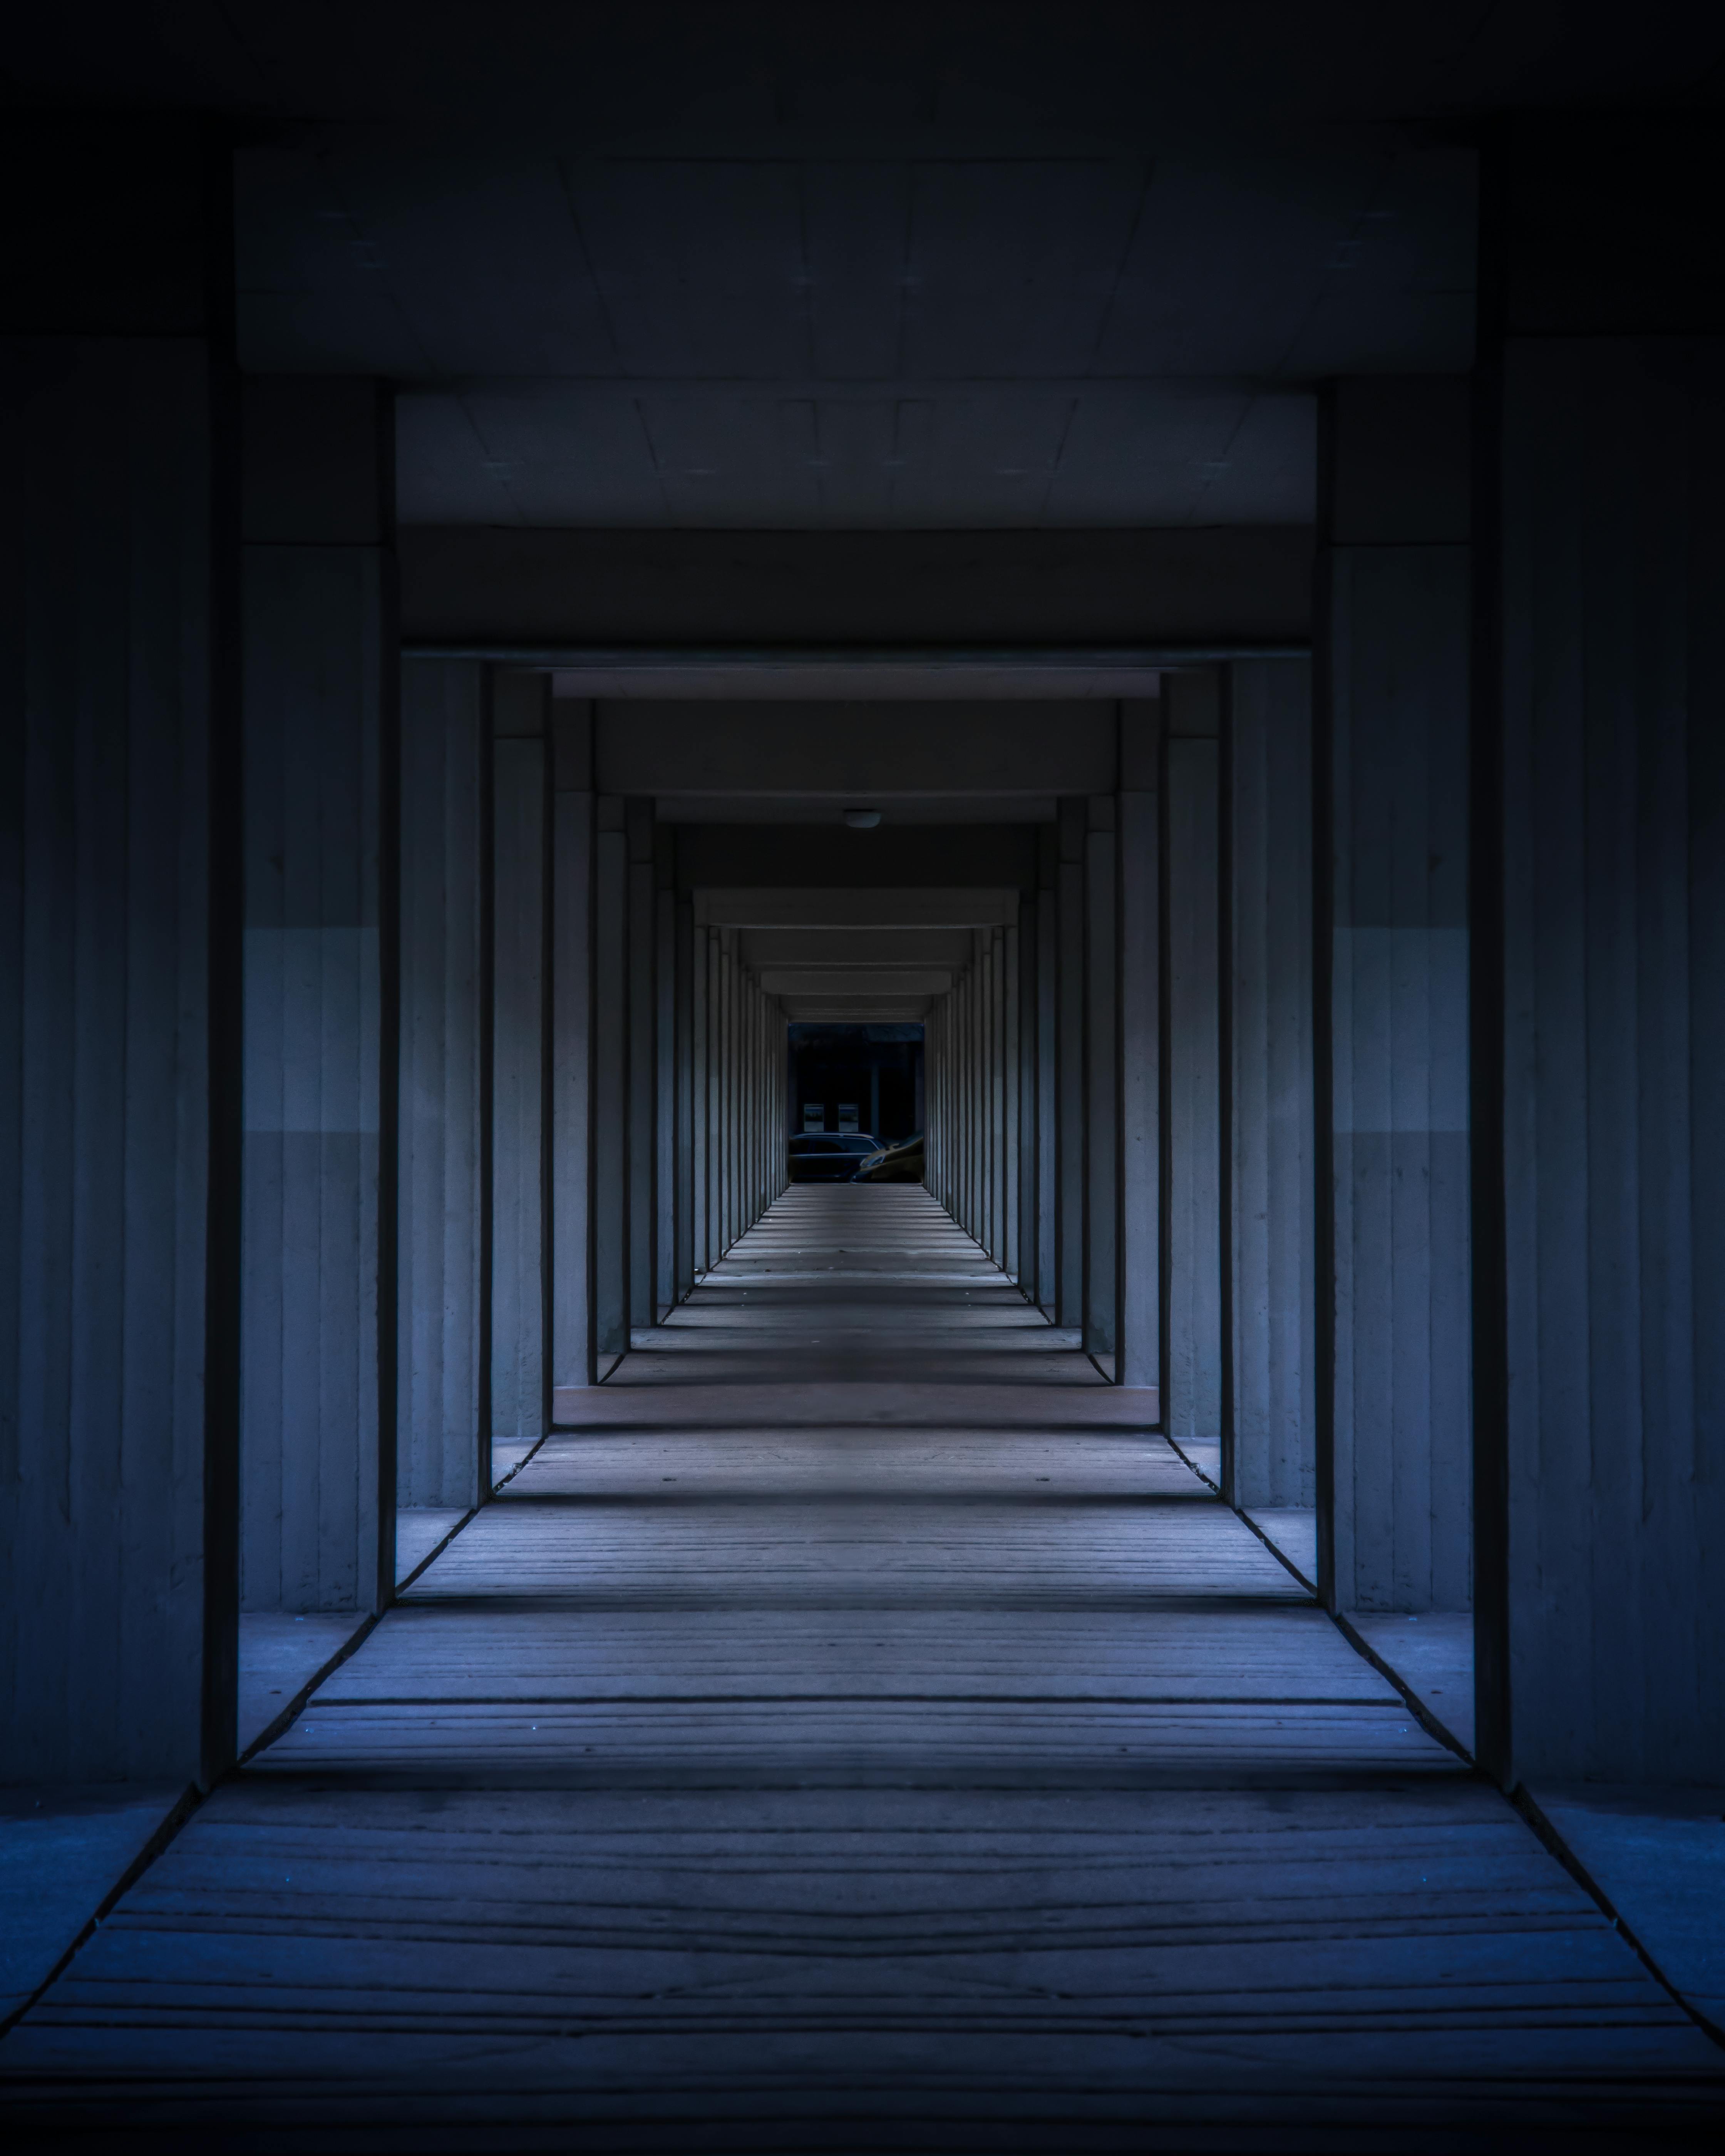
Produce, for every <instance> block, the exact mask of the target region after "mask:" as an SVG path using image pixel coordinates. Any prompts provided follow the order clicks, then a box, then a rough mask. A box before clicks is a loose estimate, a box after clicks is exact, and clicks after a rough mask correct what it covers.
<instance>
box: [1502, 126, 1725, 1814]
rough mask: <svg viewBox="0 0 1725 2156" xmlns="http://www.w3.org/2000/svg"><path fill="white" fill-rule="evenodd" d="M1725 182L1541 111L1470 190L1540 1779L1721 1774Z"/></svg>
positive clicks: (1535, 1779)
mask: <svg viewBox="0 0 1725 2156" xmlns="http://www.w3.org/2000/svg"><path fill="white" fill-rule="evenodd" d="M1717 162H1718V148H1717V130H1716V129H1715V128H1714V127H1713V126H1712V123H1711V120H1710V118H1708V117H1704V116H1702V115H1697V116H1696V119H1695V121H1694V122H1693V123H1692V124H1691V123H1689V122H1687V121H1684V120H1678V119H1671V118H1669V117H1667V118H1665V119H1661V120H1660V121H1656V122H1651V123H1649V124H1647V125H1645V126H1640V125H1638V124H1635V123H1630V122H1623V123H1614V125H1613V126H1611V127H1609V128H1608V129H1607V130H1605V131H1603V133H1602V131H1601V130H1600V128H1599V126H1598V124H1597V123H1596V122H1595V121H1593V120H1591V119H1589V121H1586V122H1585V123H1582V122H1579V121H1577V122H1565V123H1561V124H1558V123H1553V124H1549V125H1535V124H1532V123H1528V124H1525V125H1522V126H1516V127H1514V128H1512V129H1510V130H1509V131H1507V132H1506V133H1504V134H1503V135H1502V136H1499V137H1498V138H1497V141H1496V142H1495V144H1494V145H1493V146H1491V152H1490V155H1489V156H1488V158H1487V162H1486V187H1485V188H1484V190H1483V193H1484V199H1485V201H1486V205H1487V216H1488V224H1487V228H1486V234H1485V244H1484V245H1483V247H1482V249H1481V255H1482V259H1483V260H1484V261H1485V262H1486V263H1487V264H1488V265H1490V266H1491V270H1492V272H1493V275H1491V278H1490V279H1489V280H1488V282H1487V285H1486V290H1485V291H1484V293H1483V294H1482V302H1483V323H1484V328H1483V358H1484V363H1485V371H1484V373H1483V376H1482V377H1481V393H1482V403H1481V418H1482V420H1483V423H1484V429H1485V440H1486V445H1487V449H1488V457H1489V461H1488V462H1486V463H1485V464H1482V467H1481V468H1482V470H1490V471H1491V478H1492V485H1491V490H1490V492H1489V495H1488V497H1487V499H1486V500H1485V501H1484V502H1482V503H1481V522H1482V541H1483V549H1482V551H1483V552H1484V554H1485V558H1486V562H1487V563H1488V564H1489V565H1490V567H1489V568H1488V570H1487V572H1486V575H1485V577H1483V578H1482V580H1481V587H1480V589H1481V602H1482V609H1481V635H1482V641H1483V644H1484V653H1483V656H1484V661H1485V663H1484V664H1483V665H1482V666H1481V669H1480V670H1479V671H1478V672H1477V673H1476V677H1475V678H1476V683H1477V685H1478V686H1479V688H1480V690H1481V699H1480V705H1479V708H1478V709H1477V711H1476V726H1475V732H1474V742H1475V745H1476V769H1475V781H1476V790H1475V793H1474V797H1473V798H1474V802H1475V804H1476V824H1475V837H1476V844H1477V847H1478V852H1479V856H1480V858H1479V862H1478V872H1477V874H1476V878H1475V881H1474V901H1475V906H1476V912H1475V916H1474V926H1475V938H1476V941H1475V959H1476V969H1475V977H1474V979H1475V993H1474V998H1473V1017H1474V1031H1473V1058H1474V1062H1473V1100H1474V1101H1475V1104H1476V1108H1477V1110H1478V1116H1477V1120H1476V1130H1475V1140H1476V1173H1475V1181H1474V1193H1475V1210H1474V1223H1475V1255H1476V1266H1477V1281H1476V1303H1475V1317H1476V1332H1475V1351H1476V1363H1475V1378H1476V1425H1475V1427H1476V1480H1475V1491H1476V1534H1477V1539H1476V1589H1477V1594H1478V1602H1479V1609H1478V1627H1477V1639H1478V1648H1479V1651H1478V1656H1477V1668H1478V1672H1479V1687H1478V1703H1479V1711H1480V1745H1481V1759H1482V1761H1484V1762H1485V1763H1487V1764H1489V1766H1490V1767H1491V1769H1492V1771H1494V1772H1495V1773H1496V1774H1498V1775H1499V1776H1501V1777H1502V1779H1504V1780H1505V1781H1506V1782H1510V1783H1513V1782H1516V1781H1521V1782H1531V1783H1532V1784H1533V1786H1534V1789H1535V1793H1536V1794H1538V1790H1539V1788H1540V1786H1541V1784H1544V1783H1548V1782H1553V1783H1563V1782H1568V1781H1581V1780H1599V1781H1607V1782H1647V1783H1682V1784H1699V1785H1716V1784H1718V1783H1720V1782H1722V1781H1725V1325H1722V1323H1721V1312H1722V1311H1725V734H1722V729H1721V723H1720V714H1721V711H1722V709H1725V660H1722V656H1721V639H1720V634H1719V618H1718V617H1719V593H1720V591H1721V589H1722V588H1725V576H1722V571H1725V541H1722V536H1721V531H1720V526H1719V519H1718V504H1719V501H1720V499H1721V496H1722V494H1725V397H1722V394H1721V389H1722V381H1725V310H1722V309H1721V306H1720V302H1719V298H1718V292H1717V281H1716V280H1707V279H1702V278H1699V277H1697V274H1696V269H1695V265H1696V264H1697V261H1699V260H1703V259H1708V257H1707V249H1709V248H1710V247H1711V246H1712V231H1713V223H1712V213H1711V212H1709V211H1708V210H1707V208H1706V207H1705V203H1706V201H1707V195H1708V190H1707V180H1708V178H1709V177H1711V176H1712V173H1713V172H1714V171H1715V169H1716V167H1717ZM1602 231H1604V232H1608V233H1610V234H1625V235H1630V234H1632V235H1633V236H1634V244H1633V247H1632V249H1630V250H1629V251H1628V252H1626V253H1621V254H1620V253H1618V252H1615V251H1610V252H1607V251H1605V250H1603V249H1602V248H1601V244H1600V242H1599V234H1600V233H1601V232H1602ZM1653 326H1656V327H1657V328H1658V329H1659V330H1660V331H1661V332H1663V333H1662V334H1658V335H1654V334H1650V333H1649V331H1650V329H1651V327H1653ZM1673 444H1681V451H1680V452H1678V453H1676V454H1674V452H1673Z"/></svg>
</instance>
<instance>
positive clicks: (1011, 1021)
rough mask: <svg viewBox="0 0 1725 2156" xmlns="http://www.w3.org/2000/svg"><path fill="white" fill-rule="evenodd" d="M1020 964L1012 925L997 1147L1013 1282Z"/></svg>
mask: <svg viewBox="0 0 1725 2156" xmlns="http://www.w3.org/2000/svg"><path fill="white" fill-rule="evenodd" d="M1019 973H1020V962H1019V931H1018V928H1017V927H1016V925H1014V927H1010V928H1009V929H1007V930H1006V931H1005V932H1004V933H1003V935H1002V937H1001V939H1000V980H1001V1020H1000V1069H1001V1096H1000V1146H1001V1159H1002V1164H1003V1183H1002V1188H1001V1204H1002V1207H1003V1213H1002V1222H1003V1234H1002V1240H1001V1258H1000V1262H1001V1264H1002V1265H1004V1267H1005V1269H1006V1270H1007V1271H1008V1272H1009V1274H1010V1275H1011V1276H1012V1277H1013V1278H1014V1280H1016V1279H1017V1278H1018V1277H1019V1270H1020V1268H1021V1266H1022V1265H1023V1263H1024V1255H1023V1249H1022V1245H1021V1244H1020V1242H1019V1236H1020V1234H1021V1232H1022V1229H1023V1227H1024V1220H1023V1217H1022V1204H1021V1200H1020V1197H1019V1191H1020V1188H1021V1185H1022V1181H1023V1168H1024V1164H1023V1162H1022V1160H1021V1158H1020V1155H1019V1145H1020V1140H1021V1133H1020V1131H1019V1084H1020V1082H1021V1080H1022V1076H1023V1073H1022V1071H1021V1070H1020V1068H1019V1030H1020V1029H1019Z"/></svg>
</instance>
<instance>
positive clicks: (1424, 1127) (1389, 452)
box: [1319, 377, 1471, 1611]
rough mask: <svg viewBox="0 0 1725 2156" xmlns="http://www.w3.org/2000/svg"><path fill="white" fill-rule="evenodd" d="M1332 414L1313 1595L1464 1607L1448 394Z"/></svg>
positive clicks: (1350, 405)
mask: <svg viewBox="0 0 1725 2156" xmlns="http://www.w3.org/2000/svg"><path fill="white" fill-rule="evenodd" d="M1328 417H1329V423H1328V427H1327V441H1328V444H1329V450H1328V454H1329V459H1330V470H1329V473H1328V479H1327V490H1326V491H1327V502H1328V507H1327V521H1326V531H1325V536H1326V541H1327V546H1326V551H1325V555H1324V567H1325V573H1324V579H1323V583H1324V590H1325V614H1324V621H1325V629H1324V634H1325V639H1326V644H1325V658H1324V666H1323V673H1322V678H1323V680H1324V681H1325V683H1326V684H1327V703H1326V706H1325V708H1324V710H1323V711H1322V712H1321V713H1320V715H1319V716H1320V728H1321V731H1320V747H1321V754H1320V758H1319V780H1320V789H1321V792H1322V796H1323V798H1322V802H1321V804H1320V808H1321V819H1320V820H1321V826H1322V829H1323V830H1324V832H1325V833H1326V834H1327V854H1326V858H1325V859H1324V860H1323V862H1322V869H1323V872H1324V880H1325V884H1326V886H1327V911H1328V914H1329V917H1330V922H1331V930H1330V934H1329V936H1328V937H1327V939H1326V941H1325V944H1324V946H1323V947H1322V948H1321V949H1320V952H1319V958H1320V963H1321V965H1322V966H1324V967H1325V968H1326V969H1327V978H1326V979H1325V980H1324V982H1323V984H1322V993H1321V1001H1322V1008H1323V1009H1324V1010H1325V1011H1326V1012H1327V1015H1328V1035H1327V1040H1326V1042H1325V1049H1326V1051H1327V1100H1326V1101H1325V1103H1324V1106H1323V1108H1322V1112H1321V1118H1320V1120H1321V1122H1322V1130H1323V1135H1324V1139H1325V1142H1326V1143H1327V1146H1328V1147H1329V1149H1330V1163H1329V1169H1328V1173H1327V1176H1326V1178H1325V1183H1326V1199H1327V1208H1328V1218H1327V1221H1326V1223H1325V1225H1324V1229H1323V1234H1322V1245H1323V1248H1322V1250H1321V1253H1320V1263H1321V1265H1322V1267H1323V1270H1325V1271H1326V1272H1327V1275H1328V1278H1327V1280H1325V1281H1324V1282H1323V1283H1322V1289H1321V1292H1322V1294H1323V1296H1324V1299H1325V1303H1326V1306H1327V1315H1329V1314H1331V1313H1332V1323H1333V1327H1334V1332H1333V1346H1332V1353H1331V1355H1330V1357H1329V1358H1328V1371H1329V1373H1332V1376H1331V1377H1330V1383H1331V1384H1332V1392H1331V1394H1330V1396H1329V1399H1327V1401H1325V1402H1322V1403H1321V1407H1320V1419H1321V1422H1322V1424H1323V1436H1322V1440H1321V1442H1322V1445H1323V1448H1324V1450H1325V1451H1326V1453H1327V1464H1326V1480H1327V1481H1329V1482H1331V1483H1332V1486H1333V1490H1334V1503H1333V1529H1332V1532H1333V1541H1332V1555H1331V1557H1330V1559H1329V1565H1330V1570H1329V1571H1328V1573H1327V1590H1328V1591H1329V1592H1330V1593H1331V1594H1333V1595H1334V1597H1335V1600H1336V1604H1337V1606H1338V1607H1342V1608H1357V1609H1405V1610H1409V1611H1418V1610H1422V1609H1466V1608H1467V1607H1468V1605H1469V1601H1470V1596H1471V1428H1470V1419H1471V1397H1470V1391H1471V1389H1470V1383H1469V1377H1470V1363H1471V1351H1470V1339H1469V1334H1470V1312H1469V1294H1470V1271H1469V1201H1468V1130H1467V1127H1468V1103H1467V1063H1466V1055H1467V1037H1468V1017H1467V980H1468V948H1467V927H1466V909H1467V870H1468V834H1467V820H1468V819H1467V782H1468V756H1467V712H1468V701H1469V687H1468V667H1469V653H1470V641H1471V631H1470V622H1469V613H1470V605H1471V592H1470V574H1471V570H1470V547H1469V544H1468V541H1469V505H1468V478H1467V475H1468V424H1467V408H1466V383H1465V382H1461V381H1452V380H1449V379H1445V378H1443V377H1437V378H1435V379H1432V380H1430V381H1423V382H1421V381H1414V382H1384V381H1378V380H1375V379H1373V380H1371V381H1366V382H1343V383H1340V384H1338V385H1337V387H1336V388H1335V389H1334V391H1333V392H1332V397H1331V403H1330V411H1329V415H1328ZM1325 1252H1332V1253H1333V1255H1332V1256H1330V1257H1329V1258H1328V1260H1327V1263H1326V1261H1325V1255H1324V1254H1325Z"/></svg>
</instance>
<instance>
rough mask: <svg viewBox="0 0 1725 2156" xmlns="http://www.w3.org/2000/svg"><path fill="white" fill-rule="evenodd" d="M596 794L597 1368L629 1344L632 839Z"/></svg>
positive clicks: (611, 800) (617, 811)
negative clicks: (630, 871) (630, 840)
mask: <svg viewBox="0 0 1725 2156" xmlns="http://www.w3.org/2000/svg"><path fill="white" fill-rule="evenodd" d="M596 808H597V826H598V828H597V830H596V832H595V835H594V839H593V851H594V855H595V860H594V873H593V906H594V927H593V1170H592V1173H593V1354H594V1369H595V1374H596V1376H597V1377H598V1378H603V1377H604V1376H605V1375H606V1373H607V1372H608V1369H609V1368H610V1366H611V1364H612V1363H614V1361H615V1360H616V1358H617V1357H618V1356H619V1355H621V1354H624V1353H626V1352H627V1350H628V1347H629V839H628V835H627V834H626V833H625V831H624V803H623V802H622V800H621V799H620V798H619V797H618V796H616V795H615V794H606V793H602V794H600V795H599V796H598V801H597V804H596Z"/></svg>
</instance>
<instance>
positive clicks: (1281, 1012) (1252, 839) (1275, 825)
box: [1221, 660, 1317, 1509]
mask: <svg viewBox="0 0 1725 2156" xmlns="http://www.w3.org/2000/svg"><path fill="white" fill-rule="evenodd" d="M1226 692H1227V693H1226V711H1225V712H1224V727H1223V808H1224V814H1223V845H1224V874H1223V885H1222V890H1223V900H1224V911H1225V916H1226V922H1225V932H1224V939H1223V942H1224V952H1225V953H1226V957H1227V965H1228V981H1227V987H1228V993H1227V994H1226V995H1225V996H1224V999H1223V1011H1222V1015H1223V1023H1224V1034H1225V1039H1224V1052H1223V1056H1222V1079H1223V1084H1224V1087H1225V1089H1226V1093H1227V1105H1226V1111H1225V1115H1224V1130H1223V1147H1222V1155H1221V1158H1222V1166H1223V1168H1224V1181H1225V1203H1224V1233H1225V1235H1226V1236H1227V1247H1226V1249H1225V1250H1224V1260H1225V1265H1224V1274H1223V1281H1224V1290H1225V1294H1224V1312H1223V1317H1224V1332H1225V1336H1226V1337H1225V1344H1224V1359H1223V1365H1222V1378H1223V1384H1224V1401H1223V1410H1222V1424H1223V1430H1222V1436H1223V1445H1222V1490H1223V1494H1224V1496H1226V1497H1227V1498H1228V1499H1229V1501H1230V1502H1231V1503H1233V1504H1235V1505H1240V1506H1255V1505H1259V1506H1273V1507H1292V1508H1296V1509H1297V1508H1301V1507H1311V1506H1315V1505H1316V1503H1317V1382H1316V1381H1317V1346H1316V1332H1315V1323H1316V1311H1317V1263H1316V1255H1317V1246H1316V1234H1317V1230H1316V1226H1315V1219H1314V1211H1313V1206H1314V1194H1313V1193H1314V1185H1313V1176H1314V1159H1313V1131H1312V669H1311V667H1310V666H1309V665H1307V663H1306V662H1305V661H1304V660H1249V661H1240V662H1236V663H1235V665H1231V666H1230V668H1229V669H1228V674H1227V680H1226Z"/></svg>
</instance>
